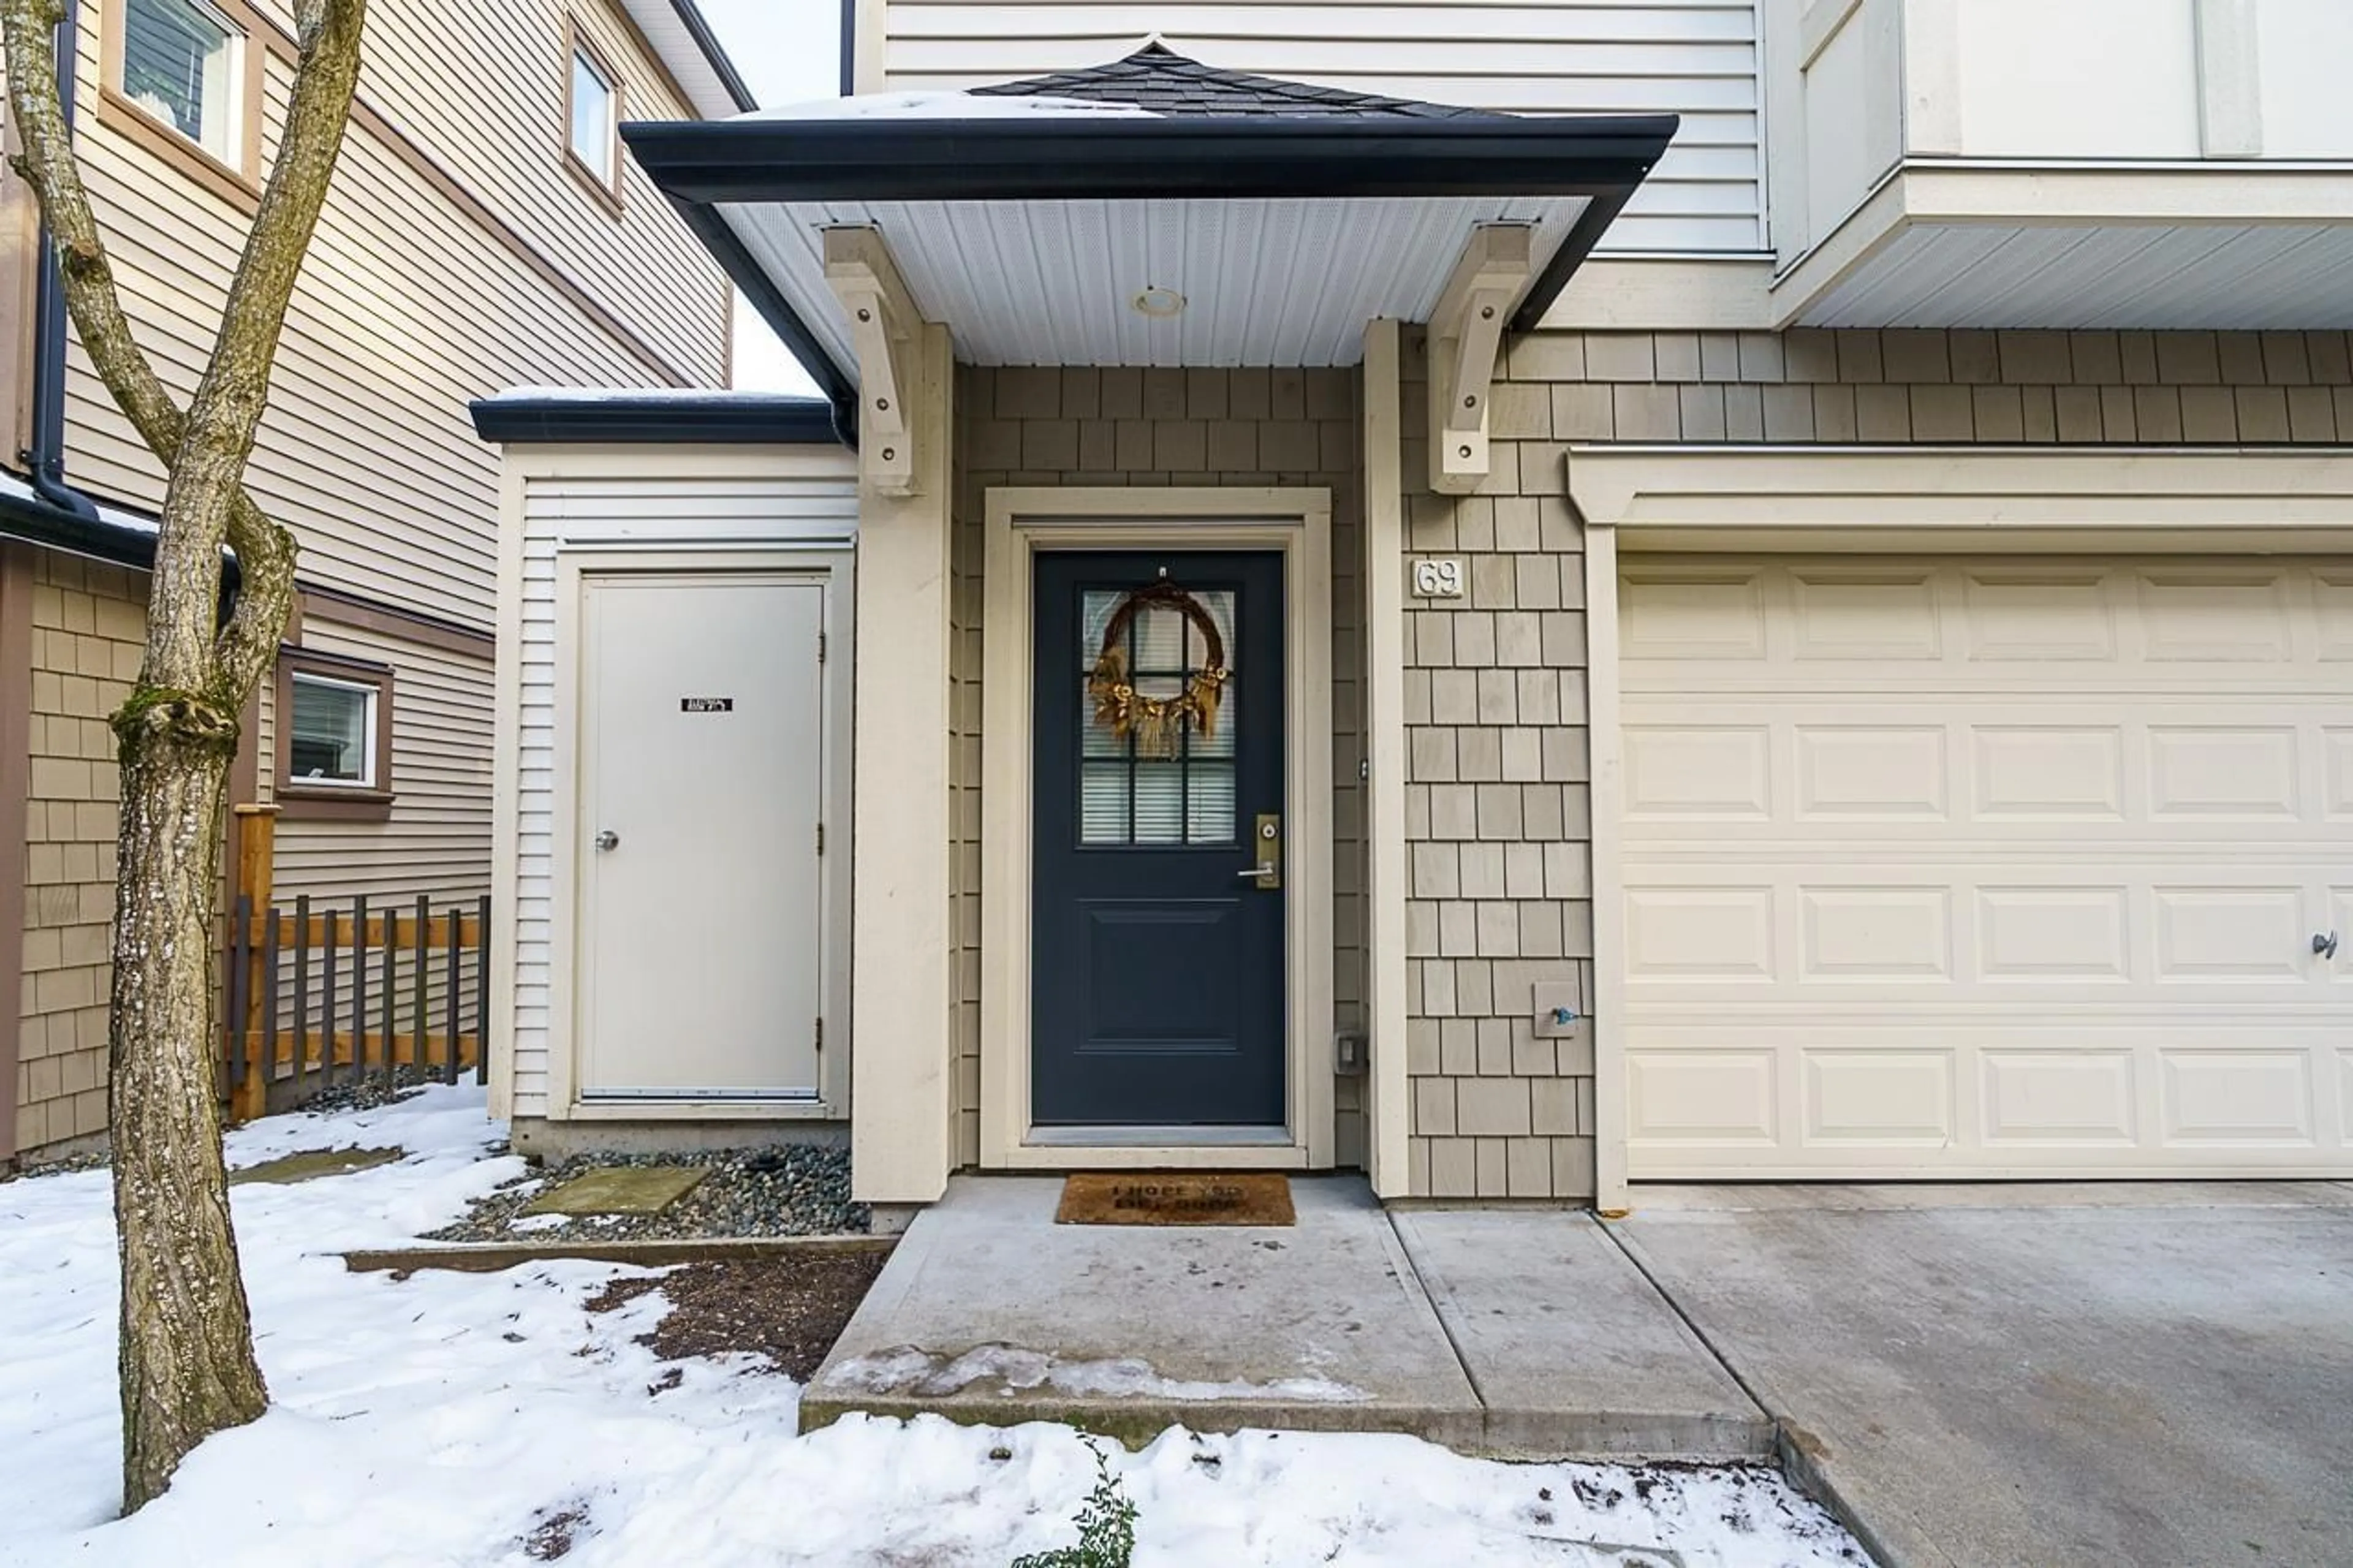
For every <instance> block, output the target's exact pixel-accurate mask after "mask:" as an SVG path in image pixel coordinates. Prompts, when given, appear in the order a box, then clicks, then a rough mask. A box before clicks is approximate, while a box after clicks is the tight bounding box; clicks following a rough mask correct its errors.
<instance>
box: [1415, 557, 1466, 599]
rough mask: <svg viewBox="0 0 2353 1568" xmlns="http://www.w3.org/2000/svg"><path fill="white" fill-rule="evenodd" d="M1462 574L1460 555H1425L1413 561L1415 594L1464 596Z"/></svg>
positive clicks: (1441, 597)
mask: <svg viewBox="0 0 2353 1568" xmlns="http://www.w3.org/2000/svg"><path fill="white" fill-rule="evenodd" d="M1462 575H1463V574H1462V562H1461V558H1460V557H1459V556H1451V555H1441V556H1424V557H1422V558H1421V559H1420V560H1419V561H1416V562H1415V563H1413V596H1414V597H1415V598H1417V599H1459V598H1461V596H1462Z"/></svg>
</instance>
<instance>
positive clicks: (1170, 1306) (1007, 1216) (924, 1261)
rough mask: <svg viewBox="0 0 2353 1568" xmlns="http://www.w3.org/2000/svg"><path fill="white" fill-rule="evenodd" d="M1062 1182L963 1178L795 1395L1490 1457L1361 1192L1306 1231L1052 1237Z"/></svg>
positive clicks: (1474, 1412)
mask: <svg viewBox="0 0 2353 1568" xmlns="http://www.w3.org/2000/svg"><path fill="white" fill-rule="evenodd" d="M1061 1187H1062V1184H1061V1183H1060V1181H1059V1180H1055V1179H1050V1178H1040V1177H1019V1176H997V1177H987V1176H959V1177H956V1178H955V1180H954V1181H952V1182H951V1183H950V1184H949V1186H948V1191H947V1194H946V1196H944V1198H943V1199H942V1200H941V1201H940V1202H939V1203H937V1204H934V1205H932V1206H931V1207H930V1208H928V1209H926V1210H924V1211H923V1213H922V1214H921V1215H917V1216H916V1218H915V1221H914V1223H913V1225H911V1226H908V1227H907V1233H906V1235H905V1236H904V1237H902V1238H901V1240H900V1243H899V1247H898V1250H897V1251H896V1252H894V1253H893V1254H892V1258H891V1261H890V1263H889V1264H888V1265H887V1266H886V1267H885V1268H883V1271H882V1276H881V1279H878V1280H876V1281H875V1285H874V1289H872V1290H871V1292H869V1293H868V1295H867V1298H866V1300H865V1302H864V1304H863V1305H861V1306H860V1308H859V1310H858V1314H857V1316H856V1317H854V1318H852V1319H851V1320H850V1322H849V1327H848V1328H847V1329H846V1330H844V1331H843V1333H842V1336H841V1339H840V1341H839V1343H837V1344H836V1345H835V1346H834V1349H833V1353H832V1354H831V1355H830V1356H828V1357H827V1359H826V1363H825V1364H824V1365H823V1366H822V1367H820V1368H818V1373H817V1376H816V1377H815V1378H813V1379H812V1380H811V1381H810V1383H809V1387H808V1391H807V1394H805V1395H804V1396H803V1398H802V1401H801V1425H802V1428H803V1429H804V1430H809V1429H813V1428H815V1427H818V1426H826V1425H828V1424H829V1423H831V1422H833V1421H835V1420H837V1419H839V1417H840V1416H842V1415H846V1414H848V1413H849V1412H851V1411H867V1412H871V1413H872V1414H875V1415H898V1416H905V1415H916V1414H919V1413H922V1412H925V1411H929V1412H934V1413H937V1414H940V1415H946V1416H948V1417H950V1418H951V1419H953V1420H957V1421H965V1422H972V1423H984V1424H989V1425H1005V1426H1010V1425H1014V1424H1017V1423H1019V1422H1023V1421H1067V1422H1071V1423H1072V1424H1074V1425H1077V1426H1082V1427H1085V1428H1087V1429H1089V1430H1092V1431H1096V1432H1101V1433H1103V1434H1104V1435H1106V1436H1113V1437H1117V1438H1120V1439H1122V1440H1124V1441H1130V1442H1140V1441H1143V1440H1145V1439H1148V1438H1150V1437H1151V1436H1155V1435H1156V1434H1157V1433H1159V1432H1160V1431H1161V1430H1163V1429H1164V1428H1165V1427H1166V1426H1169V1425H1171V1424H1174V1423H1182V1424H1184V1425H1186V1426H1191V1427H1194V1428H1196V1429H1198V1430H1203V1431H1231V1430H1234V1429H1237V1428H1240V1427H1244V1426H1263V1427H1276V1428H1288V1429H1296V1430H1303V1431H1395V1432H1409V1433H1413V1434H1416V1435H1418V1436H1427V1437H1430V1438H1432V1439H1434V1440H1437V1441H1440V1442H1446V1443H1451V1444H1456V1445H1460V1446H1462V1447H1477V1446H1478V1445H1479V1443H1480V1440H1481V1436H1482V1412H1481V1410H1480V1406H1479V1402H1478V1399H1477V1397H1476V1396H1475V1395H1474V1394H1473V1393H1472V1388H1471V1383H1470V1380H1469V1379H1468V1378H1467V1377H1465V1376H1464V1375H1463V1372H1462V1367H1461V1363H1460V1362H1459V1361H1458V1360H1456V1358H1455V1355H1454V1352H1453V1350H1452V1349H1451V1347H1450V1346H1449V1344H1448V1343H1447V1340H1446V1334H1445V1331H1444V1330H1443V1329H1442V1328H1441V1327H1440V1324H1439V1321H1438V1315H1437V1313H1436V1312H1434V1311H1433V1310H1431V1308H1430V1301H1429V1300H1428V1298H1427V1297H1425V1296H1424V1295H1423V1294H1422V1292H1421V1289H1420V1288H1419V1284H1418V1283H1417V1282H1416V1281H1415V1279H1414V1275H1413V1269H1412V1267H1411V1265H1410V1264H1409V1263H1408V1262H1407V1260H1406V1257H1405V1253H1404V1250H1403V1248H1402V1247H1400V1246H1399V1245H1398V1239H1397V1236H1396V1233H1395V1232H1394V1231H1392V1230H1391V1229H1390V1228H1389V1223H1388V1216H1387V1215H1385V1214H1384V1213H1383V1212H1382V1210H1381V1207H1380V1205H1379V1204H1378V1203H1377V1202H1376V1201H1375V1200H1374V1198H1373V1196H1372V1194H1370V1192H1369V1191H1367V1190H1366V1187H1365V1184H1363V1183H1362V1182H1360V1181H1354V1180H1349V1179H1345V1178H1314V1179H1309V1178H1303V1179H1300V1180H1298V1181H1295V1182H1293V1184H1292V1195H1293V1203H1294V1205H1296V1207H1297V1209H1298V1215H1299V1223H1298V1224H1297V1225H1296V1226H1288V1227H1283V1228H1280V1229H1278V1228H1272V1227H1260V1226H1217V1227H1209V1226H1200V1227H1193V1226H1184V1227H1162V1226H1149V1227H1134V1226H1057V1225H1055V1224H1054V1223H1053V1220H1054V1207H1055V1204H1056V1202H1057V1201H1058V1199H1059V1198H1060V1194H1061Z"/></svg>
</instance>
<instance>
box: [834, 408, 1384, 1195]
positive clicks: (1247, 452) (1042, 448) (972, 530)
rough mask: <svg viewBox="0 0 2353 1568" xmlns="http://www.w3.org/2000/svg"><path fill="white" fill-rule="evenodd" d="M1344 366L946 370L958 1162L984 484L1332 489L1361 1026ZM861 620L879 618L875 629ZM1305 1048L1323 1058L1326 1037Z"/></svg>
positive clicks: (964, 1126)
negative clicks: (952, 442)
mask: <svg viewBox="0 0 2353 1568" xmlns="http://www.w3.org/2000/svg"><path fill="white" fill-rule="evenodd" d="M1356 379H1357V378H1356V372H1354V371H1350V370H1305V371H1302V370H1272V371H1270V370H1198V369H1196V370H1174V369H1171V370H1139V369H1133V368H1130V369H1114V370H1081V369H1001V370H988V369H975V368H971V367H963V368H960V369H959V370H958V371H957V373H956V391H955V408H956V421H957V435H956V475H955V575H956V582H955V595H954V598H953V602H952V605H953V607H952V616H951V620H952V623H953V625H954V626H955V633H954V636H953V639H952V641H951V644H950V647H951V649H952V655H951V657H952V661H953V667H954V668H953V679H954V680H955V686H956V693H955V703H954V709H953V711H954V714H955V724H956V733H957V736H958V743H957V746H956V751H955V781H956V782H955V787H956V789H957V791H958V794H959V796H960V798H959V801H958V805H957V809H956V811H955V816H954V821H955V824H956V833H957V837H958V840H959V843H958V854H957V856H956V887H955V899H956V920H955V933H956V942H957V944H958V948H959V954H958V959H959V962H958V963H957V965H956V975H957V989H956V994H955V1050H956V1082H957V1090H956V1100H955V1103H956V1107H957V1115H956V1127H955V1161H956V1163H958V1164H960V1165H970V1164H973V1163H976V1161H977V1160H978V1159H979V1157H980V990H979V985H980V840H979V830H980V800H979V789H980V758H979V743H978V742H979V715H980V710H981V676H980V664H981V656H980V624H981V608H980V606H981V603H982V598H983V587H984V584H983V583H982V570H981V563H982V554H983V551H984V548H985V540H984V522H985V520H986V515H987V514H986V510H985V509H986V504H987V491H988V489H990V488H991V487H993V486H1001V485H1027V486H1053V485H1106V486H1108V485H1134V486H1145V485H1229V486H1244V485H1321V486H1324V487H1327V488H1329V489H1330V490H1331V492H1332V534H1333V538H1332V724H1333V729H1334V731H1335V732H1334V735H1333V738H1332V748H1333V756H1332V763H1333V766H1332V777H1333V795H1334V802H1333V830H1334V833H1335V837H1337V839H1338V842H1337V843H1336V844H1335V847H1334V853H1333V857H1332V868H1333V911H1332V929H1333V933H1334V934H1333V940H1334V945H1335V949H1336V952H1335V962H1334V964H1333V998H1334V1012H1335V1015H1336V1016H1335V1019H1334V1023H1333V1026H1334V1027H1335V1028H1340V1029H1355V1028H1361V1027H1363V1026H1364V1007H1365V990H1366V987H1365V973H1364V963H1365V959H1364V937H1363V931H1364V925H1365V921H1364V887H1365V850H1364V843H1363V833H1362V829H1361V826H1360V825H1361V824H1362V822H1363V820H1364V806H1363V785H1362V784H1360V783H1359V782H1358V779H1357V763H1358V762H1359V760H1360V759H1361V758H1362V757H1363V755H1364V697H1363V692H1364V684H1363V669H1364V608H1363V605H1364V592H1363V585H1362V582H1361V579H1360V576H1359V571H1360V563H1361V560H1362V557H1363V542H1362V541H1363V515H1364V513H1363V507H1362V504H1361V502H1360V500H1359V496H1358V490H1359V488H1360V485H1361V482H1362V481H1361V476H1362V474H1363V471H1364V465H1363V462H1362V460H1361V458H1360V456H1359V453H1358V446H1359V442H1358V434H1357V433H1358V431H1359V430H1360V429H1361V427H1362V425H1361V416H1360V414H1359V411H1358V406H1357V401H1358V400H1357V387H1356ZM865 635H868V636H872V635H874V634H873V633H872V632H871V631H869V632H867V633H866V634H865ZM1302 1047H1303V1048H1304V1049H1306V1050H1309V1051H1311V1052H1314V1053H1317V1055H1318V1056H1319V1057H1320V1058H1321V1059H1324V1060H1325V1061H1328V1060H1329V1059H1330V1058H1329V1055H1328V1054H1327V1053H1328V1050H1329V1046H1328V1043H1327V1041H1326V1040H1324V1039H1311V1040H1308V1041H1304V1042H1302ZM1363 1082H1364V1080H1363V1079H1356V1078H1343V1079H1339V1080H1338V1096H1337V1104H1338V1114H1339V1128H1338V1139H1337V1143H1336V1148H1337V1150H1338V1160H1339V1163H1342V1164H1344V1165H1360V1164H1362V1163H1364V1149H1365V1123H1364V1101H1363V1097H1362V1092H1361V1090H1362V1085H1363Z"/></svg>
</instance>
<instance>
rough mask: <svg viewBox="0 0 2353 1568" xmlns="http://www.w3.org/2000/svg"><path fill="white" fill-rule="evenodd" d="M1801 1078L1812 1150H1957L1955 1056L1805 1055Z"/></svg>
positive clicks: (1896, 1052)
mask: <svg viewBox="0 0 2353 1568" xmlns="http://www.w3.org/2000/svg"><path fill="white" fill-rule="evenodd" d="M1799 1071H1800V1074H1801V1077H1802V1088H1803V1090H1804V1105H1803V1111H1804V1116H1805V1141H1806V1142H1807V1144H1808V1145H1809V1146H1811V1147H1815V1148H1820V1147H1825V1146H1831V1147H1841V1148H1873V1149H1943V1148H1946V1147H1948V1146H1950V1145H1952V1144H1953V1143H1955V1142H1957V1136H1958V1125H1957V1122H1956V1121H1955V1120H1954V1111H1955V1091H1954V1082H1955V1079H1956V1077H1957V1072H1958V1065H1957V1061H1956V1059H1955V1054H1954V1053H1953V1052H1950V1051H1942V1050H1902V1049H1886V1048H1879V1047H1868V1046H1865V1047H1849V1048H1836V1047H1833V1048H1827V1049H1825V1048H1812V1049H1803V1048H1801V1054H1800V1056H1799Z"/></svg>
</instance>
